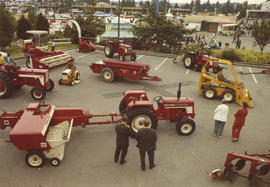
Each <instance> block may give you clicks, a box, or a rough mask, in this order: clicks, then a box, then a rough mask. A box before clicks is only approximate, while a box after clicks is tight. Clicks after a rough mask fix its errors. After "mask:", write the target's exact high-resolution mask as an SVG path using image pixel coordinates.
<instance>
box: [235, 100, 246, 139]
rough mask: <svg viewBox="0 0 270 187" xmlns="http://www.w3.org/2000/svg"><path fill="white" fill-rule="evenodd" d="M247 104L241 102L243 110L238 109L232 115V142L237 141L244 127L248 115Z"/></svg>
mask: <svg viewBox="0 0 270 187" xmlns="http://www.w3.org/2000/svg"><path fill="white" fill-rule="evenodd" d="M247 108H248V104H247V103H245V102H243V108H241V109H239V110H238V111H237V112H236V113H235V114H234V117H235V119H234V122H233V126H232V142H236V141H238V139H239V136H240V132H241V130H242V127H243V126H244V125H245V122H246V117H247V115H248V109H247Z"/></svg>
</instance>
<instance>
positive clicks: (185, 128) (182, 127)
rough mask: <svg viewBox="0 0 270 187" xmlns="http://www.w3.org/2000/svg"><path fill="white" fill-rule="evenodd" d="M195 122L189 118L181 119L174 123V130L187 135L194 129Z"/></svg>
mask: <svg viewBox="0 0 270 187" xmlns="http://www.w3.org/2000/svg"><path fill="white" fill-rule="evenodd" d="M195 128H196V125H195V122H194V121H193V120H191V119H182V120H180V121H179V122H178V123H177V124H176V131H177V133H178V134H179V135H184V136H189V135H191V134H192V133H193V132H194V131H195Z"/></svg>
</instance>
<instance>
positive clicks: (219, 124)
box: [214, 99, 229, 138]
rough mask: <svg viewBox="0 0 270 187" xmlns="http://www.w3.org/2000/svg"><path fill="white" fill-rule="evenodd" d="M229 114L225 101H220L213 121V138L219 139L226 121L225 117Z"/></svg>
mask: <svg viewBox="0 0 270 187" xmlns="http://www.w3.org/2000/svg"><path fill="white" fill-rule="evenodd" d="M228 113H229V107H228V106H227V101H226V100H224V99H223V100H222V104H220V105H218V106H217V108H216V110H215V115H214V120H215V128H214V136H217V137H219V138H221V137H222V134H223V130H224V126H225V124H226V121H227V116H228Z"/></svg>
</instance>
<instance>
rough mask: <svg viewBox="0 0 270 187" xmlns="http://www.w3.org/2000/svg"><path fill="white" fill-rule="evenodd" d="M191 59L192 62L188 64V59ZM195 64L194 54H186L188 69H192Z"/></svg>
mask: <svg viewBox="0 0 270 187" xmlns="http://www.w3.org/2000/svg"><path fill="white" fill-rule="evenodd" d="M188 59H190V61H191V62H190V64H186V60H188ZM194 65H195V59H194V57H193V56H192V55H186V56H185V57H184V66H185V67H186V68H187V69H192V68H193V67H194Z"/></svg>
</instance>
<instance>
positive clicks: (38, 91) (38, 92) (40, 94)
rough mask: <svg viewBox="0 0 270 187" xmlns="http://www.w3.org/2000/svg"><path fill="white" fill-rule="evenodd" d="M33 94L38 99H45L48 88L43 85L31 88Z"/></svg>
mask: <svg viewBox="0 0 270 187" xmlns="http://www.w3.org/2000/svg"><path fill="white" fill-rule="evenodd" d="M31 96H32V98H33V99H35V100H37V101H40V100H43V99H44V98H45V97H46V90H45V89H43V88H41V87H34V88H32V90H31Z"/></svg>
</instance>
